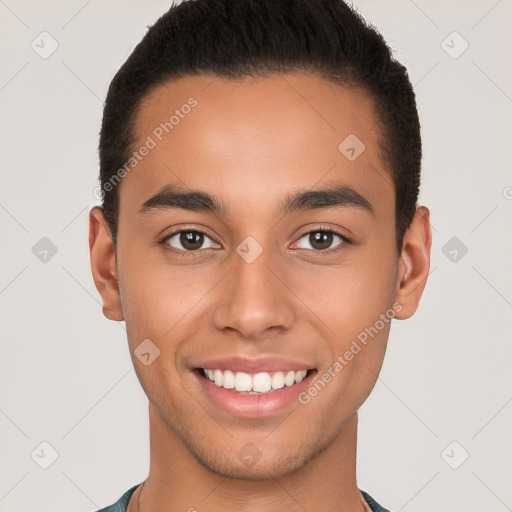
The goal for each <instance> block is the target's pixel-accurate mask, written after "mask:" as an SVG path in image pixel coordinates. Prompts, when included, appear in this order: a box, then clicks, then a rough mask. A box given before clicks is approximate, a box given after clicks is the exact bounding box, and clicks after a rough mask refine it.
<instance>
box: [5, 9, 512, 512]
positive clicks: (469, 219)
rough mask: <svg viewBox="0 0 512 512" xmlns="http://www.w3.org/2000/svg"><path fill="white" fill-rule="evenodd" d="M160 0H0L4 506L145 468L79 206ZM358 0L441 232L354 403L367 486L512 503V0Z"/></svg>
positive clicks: (385, 499)
mask: <svg viewBox="0 0 512 512" xmlns="http://www.w3.org/2000/svg"><path fill="white" fill-rule="evenodd" d="M169 5H170V3H169V2H168V1H167V0H165V1H164V0H151V1H146V2H143V1H142V0H138V1H136V0H130V1H126V0H125V1H123V2H121V1H120V0H118V1H113V0H103V1H100V0H89V1H84V0H68V1H66V2H65V1H63V0H62V1H60V2H37V1H36V0H25V1H21V0H18V1H17V0H0V16H1V18H0V20H1V22H0V33H1V34H2V35H1V48H0V51H1V52H2V53H1V66H0V105H1V125H0V129H1V134H0V135H1V137H0V140H1V150H0V155H1V173H2V175H1V180H2V181H1V189H0V229H1V237H2V238H1V264H0V305H1V313H2V317H1V320H2V321H1V324H0V329H1V347H0V350H1V352H0V365H1V367H0V393H1V394H0V398H1V404H0V432H1V435H0V461H1V469H0V510H1V511H9V512H27V511H48V512H49V511H52V512H59V511H69V510H76V511H79V510H81V511H84V512H85V511H89V510H94V509H96V508H100V507H101V506H106V505H107V504H110V503H112V502H114V501H116V500H117V499H118V498H119V497H120V496H121V494H122V493H124V491H125V490H127V489H128V488H129V487H131V486H132V485H134V484H136V483H139V482H141V481H142V480H143V479H144V478H145V477H146V475H147V472H148V467H149V466H148V464H149V445H148V421H147V399H146V397H145V395H144V393H143V391H142V389H141V388H140V385H139V384H138V381H137V379H136V376H135V372H134V370H133V368H132V363H131V360H130V357H129V353H128V350H127V342H126V332H125V327H124V323H123V322H119V323H116V322H111V321H109V320H107V319H105V318H104V317H103V316H102V313H101V300H100V297H99V294H98V293H97V291H96V289H95V287H94V283H93V280H92V276H91V272H90V263H89V253H88V242H87V226H88V217H87V214H88V211H89V209H90V208H91V207H92V206H93V205H94V204H97V203H98V201H97V199H96V198H95V196H94V195H93V191H94V189H95V187H96V186H97V181H96V177H97V172H98V161H97V152H96V148H97V140H98V133H99V129H100V122H101V113H102V103H103V99H104V97H105V94H106V90H107V87H108V84H109V82H110V80H111V79H112V77H113V75H114V73H115V71H116V70H117V69H118V67H119V66H120V65H121V64H122V63H123V62H124V60H125V59H126V57H127V56H128V55H129V53H130V52H131V50H132V49H133V47H134V45H135V44H136V43H137V42H138V41H139V40H140V39H141V37H142V36H143V35H144V33H145V31H146V26H147V25H150V24H151V23H153V22H154V21H155V20H156V18H157V17H158V16H159V15H161V14H163V13H164V12H165V11H166V10H167V9H168V7H169ZM355 5H357V7H358V9H359V10H360V11H361V12H362V13H363V15H364V16H365V17H366V18H367V19H368V20H370V21H371V22H372V23H374V24H375V25H376V26H377V27H378V28H379V29H380V30H381V31H382V32H383V34H384V36H385V37H386V38H387V40H388V42H389V43H390V45H391V46H392V48H394V49H395V51H396V55H397V57H398V58H399V59H400V60H402V62H403V63H404V64H405V65H406V66H407V67H408V69H409V72H410V76H411V80H412V82H413V83H414V84H415V90H416V93H417V99H418V106H419V111H420V118H421V121H422V128H423V141H424V162H423V184H422V193H421V197H420V204H424V205H426V206H428V207H429V208H430V210H431V213H432V217H431V219H432V227H433V233H434V241H433V250H432V266H431V276H430V278H429V282H428V284H427V287H426V290H425V293H424V296H423V299H422V302H421V305H420V307H419V310H418V312H417V313H416V315H415V316H414V317H413V318H412V319H410V320H407V321H395V322H394V323H393V327H392V330H391V337H390V342H389V348H388V353H387V358H386V360H385V363H384V367H383V370H382V373H381V376H380V378H379V380H378V382H377V385H376V387H375V389H374V391H373V394H372V395H371V396H370V398H369V399H368V401H367V402H366V403H365V404H364V405H363V406H362V408H361V410H360V434H359V450H358V482H359V486H360V488H362V489H364V490H367V491H369V492H370V493H371V494H372V495H373V496H374V497H375V498H376V499H377V500H378V501H380V502H381V503H382V504H383V505H384V506H386V507H389V508H390V509H392V510H394V511H402V510H403V511H410V512H413V511H427V510H428V511H439V512H442V511H450V512H457V511H463V510H464V511H466V512H476V511H482V510H485V511H487V512H491V511H496V512H500V511H505V510H512V508H511V507H512V488H511V485H510V482H511V481H512V467H511V460H512V457H511V455H512V450H511V448H512V437H511V436H510V432H512V429H511V426H512V404H511V401H512V388H511V385H510V373H511V366H512V364H511V363H512V357H511V352H512V349H511V343H510V328H511V324H512V315H511V309H512V279H511V277H512V276H511V273H512V272H511V265H510V263H511V261H512V258H511V256H512V240H511V236H510V233H511V224H512V223H511V209H512V175H511V173H510V164H511V160H512V158H511V149H510V147H511V141H512V138H511V135H512V134H511V131H512V130H511V124H512V123H511V120H512V116H511V114H512V99H511V97H512V80H511V66H510V62H512V61H511V51H512V41H511V29H510V20H511V19H512V2H511V0H500V1H496V0H478V1H476V0H473V1H464V2H463V1H457V2H456V1H450V2H446V1H440V0H437V1H426V0H415V1H412V0H395V1H392V2H391V1H388V2H382V1H377V0H364V1H363V0H361V1H357V2H355ZM44 31H46V32H48V33H49V34H50V36H47V35H43V36H40V34H41V32H44ZM454 31H456V32H457V33H458V34H460V36H459V35H457V34H453V32H454ZM41 39H43V42H41ZM52 40H55V41H56V42H57V44H58V48H57V49H56V50H55V51H54V53H52V54H51V55H49V56H47V55H43V56H45V57H47V58H43V57H42V56H41V54H42V53H43V54H44V52H49V51H50V50H51V49H52V44H54V45H55V43H53V42H52ZM33 41H34V43H33V45H34V46H35V48H34V49H33V47H31V44H32V42H33ZM443 41H444V43H443ZM465 42H467V44H468V45H469V46H468V48H467V49H466V50H465V51H464V52H463V53H461V51H462V50H463V49H464V48H465V46H466V43H465ZM460 53H461V54H460ZM459 54H460V55H459ZM44 237H46V238H47V239H49V241H51V242H49V241H48V240H46V239H44V240H42V241H41V239H42V238H44ZM453 237H455V240H452V239H453ZM464 247H466V248H467V253H466V254H464ZM52 249H53V252H55V250H56V251H57V252H56V253H55V254H53V252H52ZM45 250H46V251H48V252H46V253H45V252H44V251H45ZM454 251H456V252H454ZM454 442H455V444H452V443H454ZM41 443H49V445H51V446H48V445H47V444H43V445H41ZM54 450H55V452H57V453H58V457H57V458H56V460H53V458H54V457H53V456H52V454H54ZM467 454H468V455H469V457H468V458H467V460H464V459H465V457H466V455H467ZM45 465H49V467H48V468H47V469H43V467H41V466H45Z"/></svg>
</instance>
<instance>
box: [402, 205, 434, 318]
mask: <svg viewBox="0 0 512 512" xmlns="http://www.w3.org/2000/svg"><path fill="white" fill-rule="evenodd" d="M431 247H432V231H431V228H430V212H429V210H428V208H426V207H425V206H420V207H418V208H417V210H416V213H415V215H414V218H413V220H412V222H411V225H410V226H409V229H408V230H407V232H406V233H405V236H404V241H403V244H402V252H401V254H400V259H399V262H398V277H397V286H396V294H395V301H396V302H398V303H400V305H401V306H402V309H401V310H400V312H399V313H397V315H396V318H398V319H400V320H404V319H406V318H410V317H411V316H412V315H414V313H415V312H416V310H417V309H418V305H419V302H420V299H421V296H422V295H423V290H424V289H425V285H426V284H427V278H428V273H429V269H430V251H431Z"/></svg>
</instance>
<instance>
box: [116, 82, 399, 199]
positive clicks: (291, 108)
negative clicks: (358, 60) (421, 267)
mask: <svg viewBox="0 0 512 512" xmlns="http://www.w3.org/2000/svg"><path fill="white" fill-rule="evenodd" d="M134 134H135V137H136V143H135V144H134V145H133V147H132V150H135V151H137V150H139V149H141V148H142V146H144V145H146V146H148V147H149V146H151V149H150V150H149V151H145V156H144V157H143V158H141V159H140V160H139V161H138V162H137V165H136V168H135V167H134V168H133V169H134V170H133V171H130V172H129V173H128V174H127V175H126V177H125V178H123V180H122V182H121V185H122V187H121V188H122V189H125V192H126V193H125V192H123V194H121V204H122V203H123V198H124V199H129V201H128V202H129V203H133V204H135V203H137V204H138V205H140V204H141V203H142V202H144V200H145V199H147V198H148V197H149V196H150V195H151V194H153V193H154V192H155V191H157V190H158V189H159V188H161V187H163V186H165V185H167V184H169V183H178V184H180V185H181V186H183V187H188V188H194V189H201V190H210V191H212V192H213V193H215V194H216V195H218V196H225V197H226V198H229V200H230V201H231V202H239V203H240V205H244V204H245V205H247V201H248V200H249V199H250V200H251V202H258V201H266V202H268V201H269V200H270V198H272V197H276V198H277V197H278V196H279V194H284V193H287V192H289V191H290V188H293V187H297V188H300V189H304V188H308V187H309V188H311V189H314V188H315V186H317V185H321V182H322V180H326V181H329V182H333V181H337V182H340V183H343V184H347V185H350V186H352V187H354V188H356V189H359V190H360V191H361V192H364V193H365V195H366V196H370V197H373V199H374V201H372V202H375V203H379V202H383V201H387V202H389V201H390V199H391V197H392V196H393V194H394V191H393V185H392V179H391V175H390V172H389V171H388V170H387V168H386V166H385V165H384V162H383V160H382V158H381V146H380V142H381V135H380V128H379V125H378V123H377V119H376V116H375V113H374V104H373V101H372V99H371V98H370V97H369V96H368V95H367V94H366V93H365V91H364V90H362V89H360V88H357V87H346V86H343V87H342V86H339V85H337V84H333V83H331V82H329V81H326V80H324V79H322V78H320V77H318V76H316V75H311V74H298V73H290V74H278V75H273V76H270V77H264V78H263V77H257V78H254V77H245V78H243V79H237V80H232V79H227V78H222V77H218V76H208V75H199V76H188V77H182V78H179V79H177V80H173V81H169V82H167V83H165V84H162V85H159V86H158V87H157V88H155V89H154V90H153V91H152V92H150V93H149V94H148V95H147V96H146V97H145V98H144V99H143V101H142V102H141V103H140V106H139V108H138V111H137V116H136V119H135V123H134ZM354 156H355V157H356V158H354ZM125 181H126V183H124V182H125ZM127 196H129V197H127ZM124 202H125V204H126V202H127V201H126V200H125V201H124Z"/></svg>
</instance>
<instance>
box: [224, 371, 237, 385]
mask: <svg viewBox="0 0 512 512" xmlns="http://www.w3.org/2000/svg"><path fill="white" fill-rule="evenodd" d="M222 387H223V388H226V389H233V388H234V387H235V374H234V373H233V372H232V371H231V370H226V371H225V372H224V376H223V380H222Z"/></svg>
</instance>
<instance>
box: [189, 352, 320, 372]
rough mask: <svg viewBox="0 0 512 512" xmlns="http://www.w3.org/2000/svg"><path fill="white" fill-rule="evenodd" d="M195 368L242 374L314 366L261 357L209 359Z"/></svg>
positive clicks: (290, 360) (306, 368)
mask: <svg viewBox="0 0 512 512" xmlns="http://www.w3.org/2000/svg"><path fill="white" fill-rule="evenodd" d="M196 368H206V369H211V370H216V369H219V370H232V371H235V372H244V373H260V372H277V371H280V370H282V371H292V370H293V371H300V370H311V369H313V368H314V366H312V365H310V364H308V363H304V362H301V361H294V360H292V359H285V358H282V357H277V356H272V357H262V358H259V359H250V358H246V357H239V356H234V357H224V358H222V359H210V360H208V361H204V362H202V363H200V364H198V365H197V366H196Z"/></svg>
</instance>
